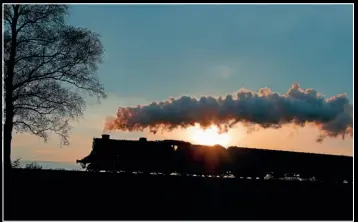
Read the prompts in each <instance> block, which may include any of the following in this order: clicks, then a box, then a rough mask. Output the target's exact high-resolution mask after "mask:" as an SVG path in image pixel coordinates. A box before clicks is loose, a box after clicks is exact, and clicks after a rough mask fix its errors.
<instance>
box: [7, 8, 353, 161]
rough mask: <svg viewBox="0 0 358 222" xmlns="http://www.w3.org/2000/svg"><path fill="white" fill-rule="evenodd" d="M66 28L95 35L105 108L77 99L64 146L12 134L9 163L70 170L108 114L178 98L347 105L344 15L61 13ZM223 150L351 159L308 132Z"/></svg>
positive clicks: (233, 141)
mask: <svg viewBox="0 0 358 222" xmlns="http://www.w3.org/2000/svg"><path fill="white" fill-rule="evenodd" d="M68 23H69V24H71V25H75V26H78V27H83V28H88V29H90V30H92V31H94V32H97V33H99V34H100V35H101V40H102V43H103V46H104V48H105V53H104V58H103V63H102V64H101V65H100V66H99V70H98V72H97V73H98V76H99V79H100V82H101V83H102V84H103V86H104V88H105V90H106V92H107V94H108V98H107V99H106V100H104V101H102V102H101V103H100V104H98V103H97V102H96V100H95V99H93V98H87V101H88V102H87V108H86V110H85V112H84V116H83V118H82V119H81V120H80V121H78V122H73V124H72V125H73V130H72V134H71V137H70V138H69V140H70V142H71V145H70V146H67V147H61V146H60V142H59V139H58V138H57V137H56V136H52V137H50V140H49V141H48V142H47V143H44V142H43V141H42V140H41V139H38V138H36V137H34V136H31V135H30V134H14V135H13V150H12V156H13V158H14V157H15V158H16V157H21V158H22V159H26V160H46V161H62V162H74V161H76V159H81V158H83V157H84V156H86V155H88V154H89V152H90V150H91V146H92V139H93V137H100V136H101V134H102V133H103V127H104V122H105V119H106V117H107V116H111V115H115V114H116V112H117V109H118V107H127V106H137V105H145V104H150V103H151V102H152V101H163V100H167V99H169V98H170V97H179V96H184V95H187V96H192V97H200V96H208V95H211V96H225V95H227V94H231V93H233V92H235V91H237V90H239V89H240V88H243V87H244V88H248V89H250V90H253V91H256V90H258V89H259V88H262V87H269V88H271V89H272V90H273V91H275V92H279V93H282V94H284V93H286V92H287V90H288V89H289V88H290V87H291V85H292V84H293V83H299V84H300V86H301V87H302V88H314V89H316V90H317V91H318V92H320V93H322V94H323V95H325V96H326V97H331V96H334V95H336V94H340V93H347V95H348V97H349V98H350V101H351V103H353V6H352V5H112V4H111V5H71V6H70V15H69V17H68ZM228 134H229V137H230V145H239V146H247V147H260V148H266V149H281V150H293V151H304V152H314V153H330V154H339V155H353V140H352V139H351V138H346V139H345V140H342V139H340V138H335V139H326V140H324V141H323V142H322V143H317V142H316V141H315V138H316V136H317V135H318V131H317V130H316V129H315V128H312V127H305V128H294V127H292V126H285V127H283V128H281V129H265V130H259V131H257V132H253V133H250V134H248V133H247V132H246V131H245V129H244V128H243V127H242V126H237V127H235V128H234V129H232V130H230V131H229V132H228ZM110 135H111V138H116V139H135V140H136V139H138V138H139V137H141V136H145V137H147V138H148V139H150V140H152V139H164V138H165V139H182V140H189V141H190V139H191V137H190V135H188V132H187V131H185V130H175V131H173V132H166V133H163V134H156V135H153V134H150V133H149V132H132V133H128V132H111V133H110Z"/></svg>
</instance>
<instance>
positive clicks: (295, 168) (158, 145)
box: [76, 134, 353, 182]
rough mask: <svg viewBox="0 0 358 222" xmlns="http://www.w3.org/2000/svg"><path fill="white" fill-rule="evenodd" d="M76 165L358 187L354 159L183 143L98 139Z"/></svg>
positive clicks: (147, 172) (122, 170) (116, 169)
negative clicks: (297, 179)
mask: <svg viewBox="0 0 358 222" xmlns="http://www.w3.org/2000/svg"><path fill="white" fill-rule="evenodd" d="M76 162H77V163H79V164H81V166H82V167H83V168H84V169H85V170H87V171H93V172H100V171H106V172H112V173H114V172H129V173H132V172H139V173H142V174H150V173H157V174H161V175H169V174H172V173H176V174H179V175H182V176H190V175H201V176H215V177H224V176H227V175H229V174H230V175H234V177H236V178H239V177H245V178H246V177H251V178H257V179H262V178H264V177H265V176H266V175H268V174H270V175H275V176H276V177H280V176H283V175H299V177H300V178H316V180H319V181H324V182H337V181H341V182H342V181H347V182H353V157H351V156H339V155H328V154H316V153H303V152H293V151H282V150H268V149H256V148H245V147H236V146H231V147H228V148H225V147H223V146H220V145H214V146H206V145H197V144H191V143H189V142H186V141H178V140H156V141H148V140H147V139H146V138H140V139H139V140H114V139H110V136H109V135H107V134H103V135H102V137H101V138H94V139H93V143H92V151H91V152H90V154H89V155H88V156H86V157H84V158H83V159H80V160H77V161H76Z"/></svg>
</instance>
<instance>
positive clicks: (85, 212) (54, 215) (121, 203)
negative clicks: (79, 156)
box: [5, 170, 353, 220]
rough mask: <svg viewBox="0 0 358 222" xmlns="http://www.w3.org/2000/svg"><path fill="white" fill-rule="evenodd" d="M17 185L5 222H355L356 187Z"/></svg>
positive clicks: (74, 180) (148, 179)
mask: <svg viewBox="0 0 358 222" xmlns="http://www.w3.org/2000/svg"><path fill="white" fill-rule="evenodd" d="M12 183H13V184H14V185H13V191H14V197H13V198H12V199H13V205H15V206H13V208H12V211H13V216H12V217H11V218H10V214H9V213H8V212H7V210H8V209H7V207H6V206H5V210H6V211H5V220H8V219H14V220H107V219H112V220H150V219H154V220H162V219H163V220H175V219H176V220H197V219H200V220H213V219H215V220H227V219H232V220H353V184H339V185H326V184H323V183H311V182H293V181H264V180H261V181H259V180H236V179H218V178H197V177H178V176H142V175H121V174H107V173H88V172H76V171H49V170H40V171H35V170H13V173H12ZM5 195H6V190H5Z"/></svg>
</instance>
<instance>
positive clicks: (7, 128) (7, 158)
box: [3, 5, 19, 220]
mask: <svg viewBox="0 0 358 222" xmlns="http://www.w3.org/2000/svg"><path fill="white" fill-rule="evenodd" d="M13 9H14V16H13V18H12V24H11V34H12V36H11V51H10V58H9V60H8V64H7V72H6V73H5V79H4V82H5V124H4V148H3V149H4V194H5V195H4V205H5V206H4V211H5V212H4V219H5V218H6V219H7V220H9V219H13V218H14V216H15V212H14V210H15V209H16V207H15V204H14V203H15V195H14V192H13V189H12V188H13V186H12V178H11V170H12V169H11V168H12V164H11V140H12V129H13V121H14V104H13V91H14V89H13V87H14V86H13V80H14V66H15V58H16V43H17V41H16V38H17V35H16V29H17V27H16V25H17V20H18V16H19V13H18V10H19V5H15V6H13Z"/></svg>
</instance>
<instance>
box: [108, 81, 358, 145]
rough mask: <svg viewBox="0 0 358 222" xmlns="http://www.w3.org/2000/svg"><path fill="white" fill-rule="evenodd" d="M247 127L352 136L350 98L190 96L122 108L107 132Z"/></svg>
mask: <svg viewBox="0 0 358 222" xmlns="http://www.w3.org/2000/svg"><path fill="white" fill-rule="evenodd" d="M239 122H241V123H243V124H244V125H246V126H247V127H249V128H250V127H252V126H255V125H256V126H261V127H263V128H280V127H281V126H283V125H285V124H295V125H298V126H301V127H303V126H305V125H306V124H307V123H310V124H314V125H315V126H316V127H318V128H319V129H320V131H321V135H320V136H319V137H318V138H317V142H321V141H322V140H323V139H324V138H325V137H338V136H342V138H343V139H344V136H345V135H349V136H350V137H352V136H353V105H352V104H350V102H349V99H348V97H347V95H346V94H338V95H336V96H333V97H330V98H327V99H325V98H324V97H323V96H322V95H321V94H320V93H318V92H317V91H316V90H314V89H305V90H304V89H302V88H301V87H300V86H299V85H298V84H293V85H292V87H291V88H290V89H289V90H288V92H287V93H285V94H281V95H280V94H278V93H275V92H272V91H271V89H269V88H261V89H259V90H258V92H253V91H250V90H247V89H240V90H239V91H237V92H236V93H234V94H232V95H227V96H225V97H219V98H214V97H211V96H208V97H201V98H200V99H199V100H197V99H195V98H191V97H189V96H183V97H180V98H178V99H174V98H170V99H169V100H168V101H164V102H159V103H157V102H153V103H151V104H149V105H145V106H140V105H139V106H137V107H126V108H119V109H118V112H117V117H116V118H108V119H107V121H106V124H105V130H106V131H113V130H121V131H143V130H145V129H149V130H150V132H152V133H156V132H157V131H158V130H163V131H171V130H173V129H176V128H187V127H189V126H194V125H195V124H196V123H199V124H200V126H201V127H202V128H206V127H209V126H211V125H216V126H217V127H218V128H219V129H220V131H221V132H224V131H227V130H228V129H229V128H231V127H233V125H235V124H236V123H239Z"/></svg>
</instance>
